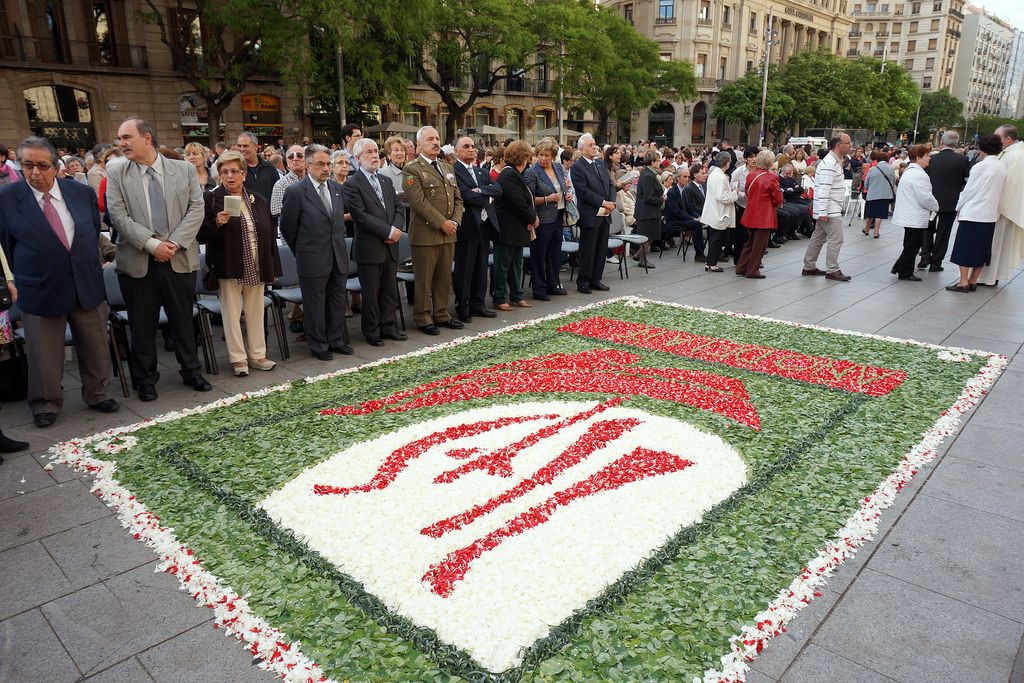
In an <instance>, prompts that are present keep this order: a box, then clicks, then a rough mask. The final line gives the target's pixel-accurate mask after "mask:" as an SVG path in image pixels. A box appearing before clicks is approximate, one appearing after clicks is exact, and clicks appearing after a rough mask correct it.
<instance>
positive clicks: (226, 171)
mask: <svg viewBox="0 0 1024 683" xmlns="http://www.w3.org/2000/svg"><path fill="white" fill-rule="evenodd" d="M220 174H221V175H242V171H239V170H238V169H237V168H224V169H221V171H220Z"/></svg>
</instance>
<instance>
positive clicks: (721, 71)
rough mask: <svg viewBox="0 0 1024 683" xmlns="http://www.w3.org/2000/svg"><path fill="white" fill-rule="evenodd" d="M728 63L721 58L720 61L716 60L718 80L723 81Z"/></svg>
mask: <svg viewBox="0 0 1024 683" xmlns="http://www.w3.org/2000/svg"><path fill="white" fill-rule="evenodd" d="M728 63H729V60H728V58H726V57H722V58H721V59H719V60H718V78H719V79H720V80H723V81H724V80H725V71H726V68H727V66H728Z"/></svg>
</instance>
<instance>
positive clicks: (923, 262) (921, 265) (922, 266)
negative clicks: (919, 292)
mask: <svg viewBox="0 0 1024 683" xmlns="http://www.w3.org/2000/svg"><path fill="white" fill-rule="evenodd" d="M927 267H928V260H927V259H922V260H921V262H920V263H918V264H917V269H918V270H924V269H925V268H927Z"/></svg>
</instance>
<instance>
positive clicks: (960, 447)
mask: <svg viewBox="0 0 1024 683" xmlns="http://www.w3.org/2000/svg"><path fill="white" fill-rule="evenodd" d="M1021 428H1022V430H1024V424H1022V425H1021ZM1022 430H1014V429H1000V428H997V427H986V426H984V425H982V424H981V423H980V422H978V421H976V420H973V419H972V420H971V421H970V422H968V423H967V424H966V425H964V426H963V428H962V429H961V430H960V433H959V434H958V435H957V437H956V441H954V442H953V443H952V445H951V446H950V447H949V454H950V455H953V456H956V457H957V458H962V459H964V460H973V461H974V462H979V463H984V464H986V465H995V466H996V467H1002V468H1004V469H1008V470H1014V471H1016V472H1024V446H1022V443H1024V431H1022Z"/></svg>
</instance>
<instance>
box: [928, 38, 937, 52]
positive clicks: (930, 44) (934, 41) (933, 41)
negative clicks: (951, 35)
mask: <svg viewBox="0 0 1024 683" xmlns="http://www.w3.org/2000/svg"><path fill="white" fill-rule="evenodd" d="M938 47H939V40H938V38H931V39H929V40H928V49H929V50H935V49H937V48H938Z"/></svg>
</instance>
